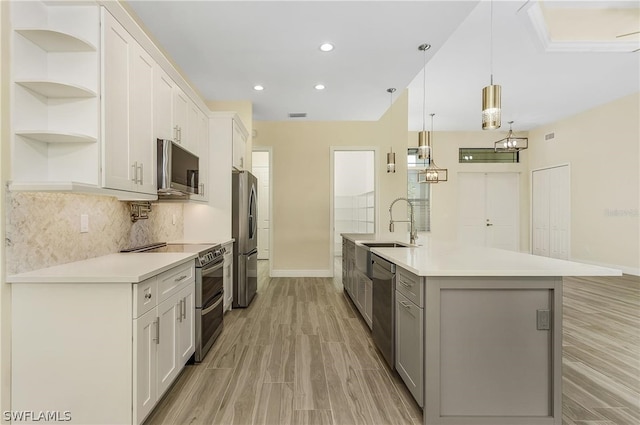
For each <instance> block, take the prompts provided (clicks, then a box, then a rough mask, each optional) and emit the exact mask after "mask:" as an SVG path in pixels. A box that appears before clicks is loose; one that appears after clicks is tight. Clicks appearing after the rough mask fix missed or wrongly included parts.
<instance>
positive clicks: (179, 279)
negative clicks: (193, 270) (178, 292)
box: [174, 274, 188, 282]
mask: <svg viewBox="0 0 640 425" xmlns="http://www.w3.org/2000/svg"><path fill="white" fill-rule="evenodd" d="M187 277H188V276H187V275H186V274H185V275H182V276H180V277H179V278H177V279H176V280H175V281H174V282H181V281H183V280H185V279H186V278H187Z"/></svg>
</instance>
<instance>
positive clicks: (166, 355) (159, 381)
mask: <svg viewBox="0 0 640 425" xmlns="http://www.w3.org/2000/svg"><path fill="white" fill-rule="evenodd" d="M176 270H179V268H176ZM180 271H181V273H179V274H180V275H181V276H184V274H182V270H180ZM170 272H171V271H170ZM166 273H168V272H165V274H166ZM165 274H163V275H165ZM169 274H170V275H171V274H172V273H169ZM163 275H161V276H163ZM171 278H173V276H171ZM152 279H153V278H152ZM177 279H180V278H177ZM170 280H171V279H170ZM174 280H175V279H174ZM165 281H166V280H165ZM171 293H172V294H173V295H170V296H169V297H168V298H167V299H165V300H164V301H162V302H160V304H159V305H158V306H157V307H155V308H153V309H152V310H151V311H149V312H147V313H145V314H144V315H143V316H142V317H140V318H138V319H135V320H134V322H135V325H134V329H135V333H134V340H136V341H137V342H136V344H135V350H136V352H135V353H134V359H135V363H136V369H137V371H136V374H135V376H136V377H137V381H135V382H134V391H135V393H134V394H135V400H134V406H135V407H134V422H133V423H134V424H140V423H142V422H143V420H144V419H145V418H146V417H147V415H148V414H149V412H150V411H151V410H152V409H153V406H155V404H156V403H157V401H158V400H160V398H161V397H162V396H163V394H164V393H165V391H166V390H167V389H168V388H169V387H170V386H171V384H172V383H173V381H174V380H175V378H176V377H177V376H178V375H179V374H180V371H181V370H182V367H183V366H184V365H185V363H186V362H187V361H188V360H189V358H190V357H191V355H192V354H193V353H194V351H195V329H194V314H195V303H194V301H195V283H194V282H193V280H192V281H186V283H182V284H180V286H179V287H177V288H174V289H172V292H171Z"/></svg>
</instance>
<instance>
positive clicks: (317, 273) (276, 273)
mask: <svg viewBox="0 0 640 425" xmlns="http://www.w3.org/2000/svg"><path fill="white" fill-rule="evenodd" d="M271 277H333V272H332V271H331V270H275V269H274V270H271Z"/></svg>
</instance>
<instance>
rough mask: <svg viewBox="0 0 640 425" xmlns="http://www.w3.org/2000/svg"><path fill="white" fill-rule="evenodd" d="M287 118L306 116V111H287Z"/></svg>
mask: <svg viewBox="0 0 640 425" xmlns="http://www.w3.org/2000/svg"><path fill="white" fill-rule="evenodd" d="M289 118H307V113H306V112H289Z"/></svg>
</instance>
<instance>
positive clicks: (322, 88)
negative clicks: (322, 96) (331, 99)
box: [315, 84, 324, 90]
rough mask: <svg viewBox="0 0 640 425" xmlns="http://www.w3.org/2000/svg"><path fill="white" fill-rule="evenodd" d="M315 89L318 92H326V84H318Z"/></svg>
mask: <svg viewBox="0 0 640 425" xmlns="http://www.w3.org/2000/svg"><path fill="white" fill-rule="evenodd" d="M315 88H316V90H324V84H316V85H315Z"/></svg>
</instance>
